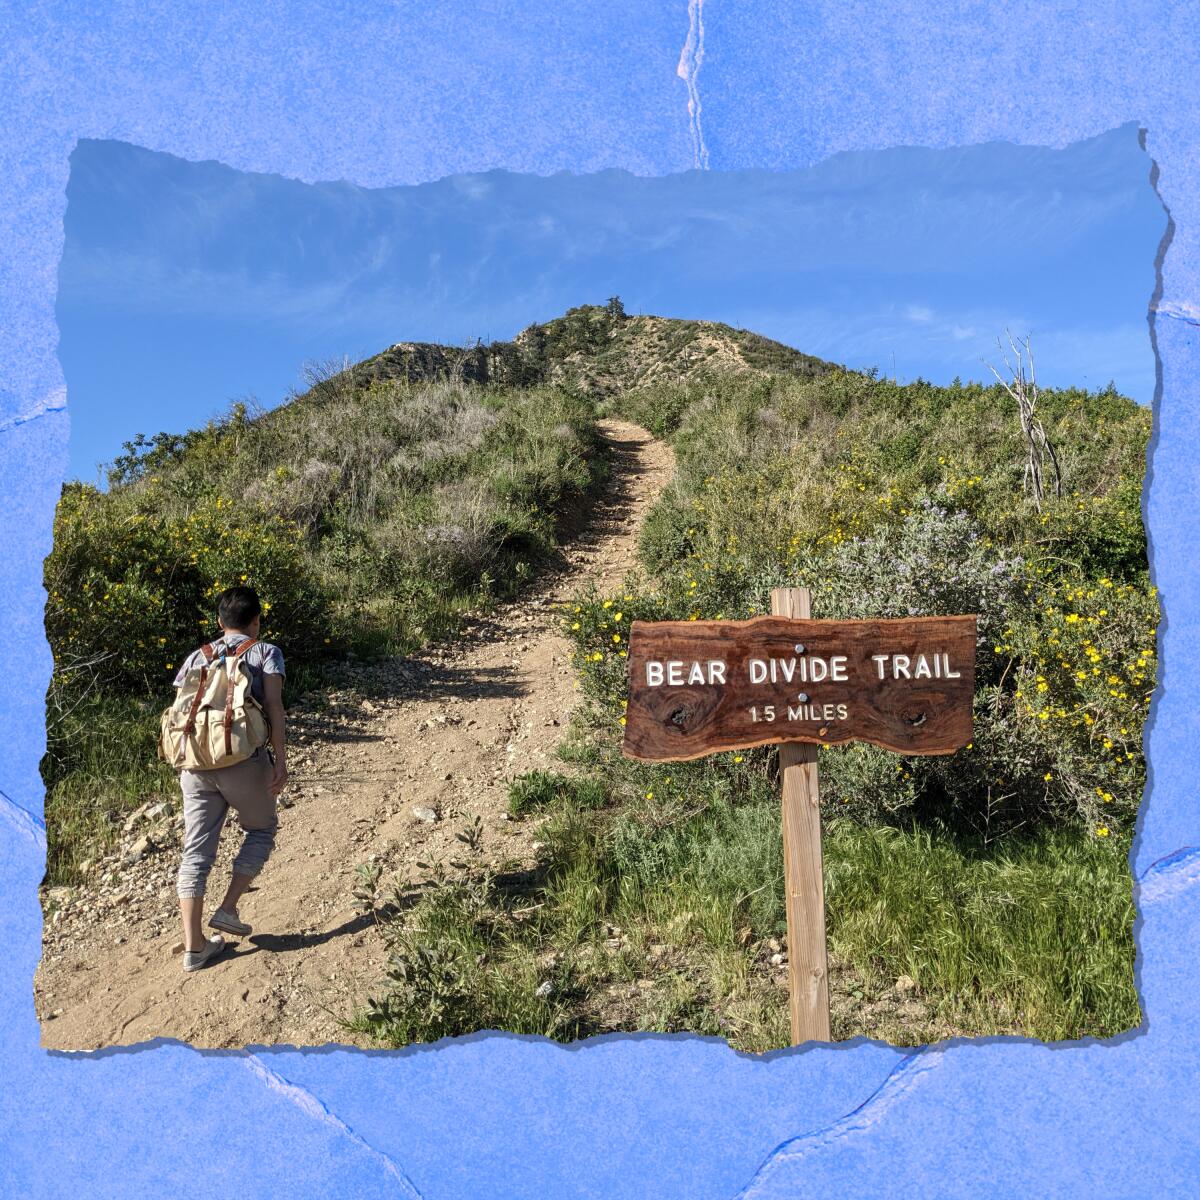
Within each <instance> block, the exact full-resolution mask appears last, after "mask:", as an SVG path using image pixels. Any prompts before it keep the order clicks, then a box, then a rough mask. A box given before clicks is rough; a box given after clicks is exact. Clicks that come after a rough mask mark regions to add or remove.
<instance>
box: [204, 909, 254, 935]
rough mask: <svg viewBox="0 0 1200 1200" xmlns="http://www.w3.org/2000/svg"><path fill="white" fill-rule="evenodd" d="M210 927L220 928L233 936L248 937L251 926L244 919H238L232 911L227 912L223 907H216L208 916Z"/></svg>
mask: <svg viewBox="0 0 1200 1200" xmlns="http://www.w3.org/2000/svg"><path fill="white" fill-rule="evenodd" d="M208 925H209V928H210V929H220V930H222V931H223V932H225V933H232V934H233V935H234V937H249V936H250V934H251V932H252V931H251V927H250V926H249V925H247V924H246V922H245V921H242V920H239V919H238V918H237V917H236V916H235V915H234V914H233V913H227V912H226V911H225V910H224V909H223V908H218V909H217V911H216V912H215V913H213V915H212V916H211V917H209V918H208Z"/></svg>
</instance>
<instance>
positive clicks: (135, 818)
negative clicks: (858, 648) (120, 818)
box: [125, 800, 150, 833]
mask: <svg viewBox="0 0 1200 1200" xmlns="http://www.w3.org/2000/svg"><path fill="white" fill-rule="evenodd" d="M149 810H150V801H149V800H147V801H146V803H145V804H143V805H142V806H141V807H140V808H135V809H134V810H133V812H131V813H130V814H129V816H127V817H126V818H125V832H126V833H132V832H133V827H134V826H135V825H136V824H137V823H138V822H139V821H140V820H141V819H142V818H143V817H144V816H145V815H146V813H147V812H148V811H149Z"/></svg>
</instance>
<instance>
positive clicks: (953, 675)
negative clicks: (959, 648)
mask: <svg viewBox="0 0 1200 1200" xmlns="http://www.w3.org/2000/svg"><path fill="white" fill-rule="evenodd" d="M942 662H943V663H944V664H945V668H946V669H945V671H944V672H943V674H944V675H945V676H946V678H947V679H961V678H962V672H961V671H952V670H950V655H948V654H943V655H942Z"/></svg>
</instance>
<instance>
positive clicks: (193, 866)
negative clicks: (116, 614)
mask: <svg viewBox="0 0 1200 1200" xmlns="http://www.w3.org/2000/svg"><path fill="white" fill-rule="evenodd" d="M217 619H218V623H219V624H220V627H221V637H219V638H218V639H217V640H216V641H214V642H211V643H209V644H208V645H206V646H201V647H200V648H199V649H197V650H195V651H193V652H192V654H191V655H189V656H188V658H187V660H186V661H185V662H184V663H183V665H182V666H181V667H180V669H179V671H178V673H177V674H176V676H175V687H176V689H182V688H183V687H184V686H185V684H189V676H191V682H190V684H189V686H190V687H191V688H193V689H195V695H194V700H193V702H191V703H190V704H189V705H188V707H189V709H190V713H189V716H188V719H187V724H186V729H185V733H186V734H194V729H195V717H196V713H197V710H198V708H199V706H200V703H201V699H202V698H203V693H204V684H205V680H206V677H207V675H208V671H207V670H206V669H205V668H206V667H209V668H211V667H212V666H213V665H214V664H224V665H225V666H226V670H227V679H228V681H229V682H228V684H227V690H228V693H229V700H228V704H227V705H226V708H225V721H226V722H227V723H228V724H227V726H225V727H220V726H218V728H225V729H227V728H228V726H232V725H233V724H235V722H236V717H235V715H234V707H233V703H234V702H233V696H234V693H235V687H234V683H233V680H234V675H235V670H234V668H235V661H234V660H236V662H237V663H240V664H241V666H243V667H244V668H245V670H246V672H247V673H248V675H249V678H250V685H249V691H250V695H251V697H252V702H251V703H250V704H249V705H247V706H246V707H250V708H253V707H255V706H257V708H258V709H261V712H262V713H263V714H265V716H266V720H267V726H268V730H269V732H268V733H267V734H266V736H265V737H264V740H263V742H262V744H260V745H258V746H257V748H256V749H254V750H253V752H252V753H249V756H248V757H244V758H242V759H241V761H237V762H234V763H233V764H232V765H229V766H218V767H216V768H215V769H212V770H201V769H191V768H188V767H186V766H185V767H184V768H183V769H182V770H181V771H180V772H179V785H180V789H181V791H182V792H183V824H184V831H183V853H182V856H181V858H180V862H179V876H178V881H177V888H176V890H177V892H178V895H179V911H180V917H181V919H182V921H183V947H184V954H183V969H184V970H185V971H196V970H199V969H200V968H201V967H204V966H207V965H208V964H209V963H211V962H212V961H213V960H214V959H215V958H217V956H218V955H220V954H221V952H222V951H223V950H224V949H225V945H226V943H225V939H224V937H222V934H223V933H228V934H233V935H234V936H237V937H245V936H247V935H248V934H249V933H250V932H251V926H250V925H248V924H247V923H246V922H244V921H243V920H242V919H241V917H240V916H239V915H238V904H239V902H240V901H241V899H242V896H243V895H245V893H246V890H247V889H248V888H249V887H250V885H251V883H252V882H253V880H254V878H255V876H256V875H257V874H258V873H259V872H260V871H261V870H262V868H263V866H264V864H265V863H266V861H267V859H268V858H269V857H270V854H271V851H272V849H273V848H274V846H275V832H276V829H277V828H278V818H277V816H276V797H277V796H278V795H279V793H280V792H281V791H282V790H283V788H284V785H285V784H286V783H287V778H288V771H287V750H286V743H285V738H284V710H283V679H284V664H283V654H282V652H281V651H280V649H279V647H278V646H274V645H271V644H270V643H269V642H262V641H259V640H258V633H259V628H260V626H261V624H262V605H261V604H260V602H259V598H258V595H257V593H256V592H255V591H254V589H253V588H248V587H232V588H227V589H226V590H225V591H223V592H222V593H221V594H220V596H218V597H217ZM226 659H228V660H231V661H229V662H228V663H225V660H226ZM197 670H198V680H199V686H198V687H197V686H196V682H197V675H196V674H193V672H195V671H197ZM183 699H185V697H184V696H183V694H182V692H180V693H178V698H177V701H176V706H179V704H180V700H183ZM168 711H170V710H168ZM257 721H258V726H257V728H259V729H261V716H259V717H257ZM238 736H239V738H244V737H246V736H247V735H246V733H245V731H244V730H239V733H238ZM251 736H253V734H251ZM224 738H225V742H224V751H225V755H226V756H231V742H230V734H229V733H228V732H225V733H224ZM248 749H249V746H246V747H245V749H244V750H243V751H242V752H243V753H245V750H248ZM233 753H234V754H236V753H237V751H233ZM168 757H169V756H168ZM209 761H211V759H210V760H209ZM230 809H233V811H234V814H235V816H236V817H237V820H238V823H239V824H240V825H241V827H242V829H243V831H244V836H243V839H242V845H241V848H240V849H239V850H238V853H237V856H236V857H235V858H234V860H233V875H232V878H231V879H230V881H229V887H228V888H227V890H226V892H225V895H224V897H223V898H222V900H221V903H220V904H219V905H218V907H217V908H216V910H215V911H214V912H213V914H212V916H211V917H210V918H209V921H208V924H209V926H210V927H211V928H212V929H214V930H216V931H217V933H216V935H215V936H214V937H207V936H206V935H205V933H204V928H203V919H204V913H203V909H204V894H205V889H206V885H207V882H208V875H209V872H210V871H211V869H212V865H213V863H214V861H215V860H216V855H217V846H218V844H219V842H220V839H221V830H222V827H223V826H224V824H225V819H226V817H227V816H228V813H229V810H230Z"/></svg>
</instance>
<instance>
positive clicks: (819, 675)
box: [809, 658, 829, 683]
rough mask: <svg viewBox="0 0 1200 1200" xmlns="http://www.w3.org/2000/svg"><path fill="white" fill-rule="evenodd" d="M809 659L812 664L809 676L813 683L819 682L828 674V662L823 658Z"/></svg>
mask: <svg viewBox="0 0 1200 1200" xmlns="http://www.w3.org/2000/svg"><path fill="white" fill-rule="evenodd" d="M809 661H810V662H811V664H812V667H811V669H810V671H809V676H810V678H811V679H812V681H813V683H820V682H821V680H822V679H825V678H826V677H827V676H828V675H829V664H828V663H827V662H826V661H825V660H824V659H823V658H813V659H810V660H809Z"/></svg>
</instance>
